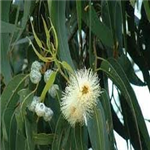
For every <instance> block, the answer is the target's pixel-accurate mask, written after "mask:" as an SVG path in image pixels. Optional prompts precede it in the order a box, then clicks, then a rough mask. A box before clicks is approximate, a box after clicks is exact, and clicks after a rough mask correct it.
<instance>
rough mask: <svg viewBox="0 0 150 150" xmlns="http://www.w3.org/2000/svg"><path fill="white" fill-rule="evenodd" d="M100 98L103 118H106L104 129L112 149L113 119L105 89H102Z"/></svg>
mask: <svg viewBox="0 0 150 150" xmlns="http://www.w3.org/2000/svg"><path fill="white" fill-rule="evenodd" d="M100 100H101V103H102V106H103V109H104V113H105V118H106V131H107V134H108V137H109V138H108V139H109V143H110V149H111V150H113V149H114V134H113V120H112V113H111V103H110V98H109V96H108V93H107V92H106V90H105V89H102V94H101V96H100Z"/></svg>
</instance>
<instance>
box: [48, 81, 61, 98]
mask: <svg viewBox="0 0 150 150" xmlns="http://www.w3.org/2000/svg"><path fill="white" fill-rule="evenodd" d="M57 90H59V86H58V85H57V84H53V85H52V86H51V88H50V89H49V90H48V93H49V94H50V95H51V97H53V98H55V97H56V95H57Z"/></svg>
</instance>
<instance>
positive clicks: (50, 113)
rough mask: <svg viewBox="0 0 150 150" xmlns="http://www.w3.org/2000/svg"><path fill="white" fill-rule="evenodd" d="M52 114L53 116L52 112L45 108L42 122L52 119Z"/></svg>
mask: <svg viewBox="0 0 150 150" xmlns="http://www.w3.org/2000/svg"><path fill="white" fill-rule="evenodd" d="M53 114H54V113H53V111H52V110H51V109H50V108H48V107H46V109H45V113H44V116H43V118H44V120H45V121H50V120H51V119H52V117H53Z"/></svg>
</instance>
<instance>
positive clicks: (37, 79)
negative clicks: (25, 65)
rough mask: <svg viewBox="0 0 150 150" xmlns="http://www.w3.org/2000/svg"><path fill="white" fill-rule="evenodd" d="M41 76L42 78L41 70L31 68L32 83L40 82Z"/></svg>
mask: <svg viewBox="0 0 150 150" xmlns="http://www.w3.org/2000/svg"><path fill="white" fill-rule="evenodd" d="M41 78H42V75H41V73H40V72H39V71H37V70H31V72H30V80H31V82H32V83H34V84H37V83H39V82H40V80H41Z"/></svg>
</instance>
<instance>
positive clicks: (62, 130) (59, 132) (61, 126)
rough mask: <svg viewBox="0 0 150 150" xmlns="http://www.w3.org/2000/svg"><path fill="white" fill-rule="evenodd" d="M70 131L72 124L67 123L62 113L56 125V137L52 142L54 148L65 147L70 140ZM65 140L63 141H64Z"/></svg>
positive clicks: (58, 149) (54, 149) (55, 149)
mask: <svg viewBox="0 0 150 150" xmlns="http://www.w3.org/2000/svg"><path fill="white" fill-rule="evenodd" d="M69 133H70V126H68V124H67V123H66V121H65V120H64V118H63V116H62V115H61V114H60V116H59V118H58V120H57V124H56V127H55V134H56V136H57V137H56V138H54V140H53V143H52V150H60V149H63V148H64V146H65V145H66V144H68V143H67V141H68V137H69ZM62 141H63V142H62Z"/></svg>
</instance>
